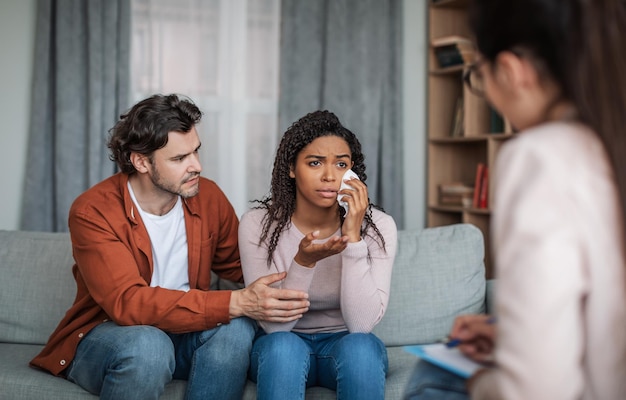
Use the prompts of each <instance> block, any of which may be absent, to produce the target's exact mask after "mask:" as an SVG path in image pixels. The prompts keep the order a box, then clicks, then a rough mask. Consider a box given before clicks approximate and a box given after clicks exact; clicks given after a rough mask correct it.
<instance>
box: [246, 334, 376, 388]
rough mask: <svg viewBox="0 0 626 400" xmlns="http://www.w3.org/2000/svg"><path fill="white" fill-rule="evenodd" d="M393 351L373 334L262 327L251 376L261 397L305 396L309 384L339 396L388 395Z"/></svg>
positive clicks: (253, 353) (254, 347)
mask: <svg viewBox="0 0 626 400" xmlns="http://www.w3.org/2000/svg"><path fill="white" fill-rule="evenodd" d="M387 368H388V362H387V350H386V349H385V345H384V344H383V343H382V341H381V340H380V339H378V338H377V337H376V336H375V335H373V334H371V333H369V334H365V333H348V332H347V331H345V332H338V333H321V334H319V333H318V334H304V333H298V332H274V333H271V334H266V333H265V332H263V331H262V330H260V331H259V333H258V334H257V338H256V339H255V341H254V345H253V346H252V354H251V358H250V379H252V380H253V381H255V382H256V383H257V399H258V400H280V399H285V400H297V399H304V393H305V391H306V388H307V387H311V386H323V387H326V388H329V389H332V390H336V391H337V399H355V400H356V399H358V400H368V399H384V398H385V376H386V374H387Z"/></svg>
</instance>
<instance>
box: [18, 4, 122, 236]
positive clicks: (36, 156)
mask: <svg viewBox="0 0 626 400" xmlns="http://www.w3.org/2000/svg"><path fill="white" fill-rule="evenodd" d="M35 35H36V44H35V57H34V60H35V67H34V72H33V89H32V90H33V91H32V112H31V121H30V137H29V145H28V155H27V158H28V164H27V167H26V180H25V185H24V195H23V201H24V202H23V210H22V218H21V229H24V230H37V231H67V216H68V211H69V208H70V205H71V204H72V202H73V200H74V199H75V198H76V196H78V195H79V194H80V193H82V192H83V191H84V190H85V189H87V188H89V187H90V186H92V185H93V184H95V183H97V182H99V181H100V180H102V179H103V178H105V177H107V176H110V175H111V174H112V173H114V172H115V166H114V164H113V163H112V162H111V161H110V160H109V159H108V151H107V150H108V149H107V147H106V139H107V135H108V130H109V129H110V128H111V127H112V126H113V125H114V124H115V121H116V120H117V118H118V117H119V114H120V113H121V112H122V111H123V110H125V109H126V108H127V107H128V106H129V104H128V93H127V91H128V83H129V76H130V73H129V68H130V67H129V54H130V0H89V1H85V0H39V1H38V2H37V32H36V34H35Z"/></svg>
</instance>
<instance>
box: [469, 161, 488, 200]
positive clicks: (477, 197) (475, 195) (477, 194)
mask: <svg viewBox="0 0 626 400" xmlns="http://www.w3.org/2000/svg"><path fill="white" fill-rule="evenodd" d="M484 168H485V164H483V163H478V164H477V165H476V177H475V178H474V193H473V197H472V199H473V200H472V207H474V208H478V202H479V201H480V181H481V180H482V178H483V169H484Z"/></svg>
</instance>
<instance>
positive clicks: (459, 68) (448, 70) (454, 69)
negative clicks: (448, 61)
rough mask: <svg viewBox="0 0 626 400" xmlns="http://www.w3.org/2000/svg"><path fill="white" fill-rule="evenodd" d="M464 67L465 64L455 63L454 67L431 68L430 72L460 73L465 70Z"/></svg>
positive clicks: (440, 73) (437, 73)
mask: <svg viewBox="0 0 626 400" xmlns="http://www.w3.org/2000/svg"><path fill="white" fill-rule="evenodd" d="M464 69H465V64H460V65H453V66H452V67H445V68H435V69H431V70H430V71H429V73H430V74H431V75H448V74H458V73H460V72H463V70H464Z"/></svg>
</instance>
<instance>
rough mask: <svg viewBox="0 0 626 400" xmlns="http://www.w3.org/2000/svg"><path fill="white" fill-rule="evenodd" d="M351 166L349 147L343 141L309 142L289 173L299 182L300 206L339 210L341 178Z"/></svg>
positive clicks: (330, 138) (326, 138) (328, 138)
mask: <svg viewBox="0 0 626 400" xmlns="http://www.w3.org/2000/svg"><path fill="white" fill-rule="evenodd" d="M352 165H353V162H352V153H351V152H350V146H348V143H347V142H346V141H345V140H344V139H343V138H340V137H338V136H322V137H318V138H317V139H315V140H313V141H312V142H311V143H309V144H308V145H307V146H306V147H304V148H303V149H302V150H301V151H300V153H298V156H297V158H296V162H295V165H294V166H293V167H292V168H291V170H290V171H289V176H290V177H291V178H294V179H295V182H296V205H297V207H298V208H305V207H317V208H329V207H337V204H338V203H337V191H338V190H339V187H340V186H341V178H342V177H343V174H344V173H345V172H346V171H347V170H349V169H350V168H352Z"/></svg>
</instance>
